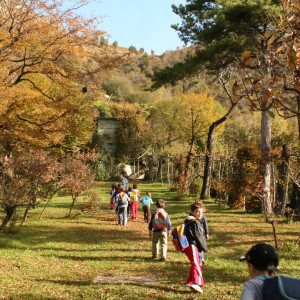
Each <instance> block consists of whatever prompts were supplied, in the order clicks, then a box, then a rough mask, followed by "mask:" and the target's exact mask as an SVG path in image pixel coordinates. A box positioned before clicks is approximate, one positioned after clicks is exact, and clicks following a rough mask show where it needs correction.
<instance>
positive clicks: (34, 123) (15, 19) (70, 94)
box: [0, 0, 117, 154]
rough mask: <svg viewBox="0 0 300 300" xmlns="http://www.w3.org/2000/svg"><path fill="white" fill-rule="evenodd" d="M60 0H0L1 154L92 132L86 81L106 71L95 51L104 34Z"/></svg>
mask: <svg viewBox="0 0 300 300" xmlns="http://www.w3.org/2000/svg"><path fill="white" fill-rule="evenodd" d="M84 3H85V1H81V2H80V3H79V6H77V7H73V8H67V9H64V7H65V6H63V3H62V2H61V1H51V2H50V1H49V2H48V1H42V0H37V1H27V0H26V1H21V0H15V1H1V3H0V11H1V18H2V21H1V24H0V50H1V51H0V62H1V63H0V71H1V72H0V84H1V90H0V97H1V104H0V114H1V124H0V142H1V145H2V152H4V154H7V153H10V152H11V151H12V149H21V148H22V147H24V146H25V145H26V147H28V146H30V145H32V146H37V147H48V146H49V145H61V144H62V143H67V142H68V141H69V140H72V141H73V140H74V139H75V140H76V143H77V144H79V145H80V144H83V143H85V142H86V141H87V140H88V139H89V138H90V134H91V132H92V127H93V113H92V111H91V107H92V103H93V101H94V99H92V98H91V97H89V96H87V95H86V94H83V93H82V92H81V87H82V85H83V84H84V83H85V80H86V79H87V78H92V77H93V76H94V75H95V74H97V73H99V72H103V71H105V70H107V69H110V68H112V67H113V66H114V65H115V63H116V61H117V59H113V58H112V57H110V56H109V54H108V53H106V52H105V50H103V49H102V48H101V47H100V38H101V37H103V36H104V32H102V31H100V30H97V29H95V26H94V24H95V22H94V21H95V20H94V19H84V18H82V17H80V16H79V15H77V14H76V8H78V7H81V6H82V5H84Z"/></svg>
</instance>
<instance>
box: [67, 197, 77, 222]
mask: <svg viewBox="0 0 300 300" xmlns="http://www.w3.org/2000/svg"><path fill="white" fill-rule="evenodd" d="M76 199H77V195H72V203H71V206H70V210H69V214H68V216H67V217H68V218H70V217H71V212H72V209H73V207H74V205H75V201H76Z"/></svg>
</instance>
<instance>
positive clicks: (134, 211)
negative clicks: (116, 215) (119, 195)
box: [129, 184, 141, 220]
mask: <svg viewBox="0 0 300 300" xmlns="http://www.w3.org/2000/svg"><path fill="white" fill-rule="evenodd" d="M129 198H130V205H131V218H132V220H135V219H137V217H138V204H139V199H140V198H141V194H140V192H139V190H138V186H137V184H133V185H132V190H131V191H130V193H129Z"/></svg>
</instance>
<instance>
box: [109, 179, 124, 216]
mask: <svg viewBox="0 0 300 300" xmlns="http://www.w3.org/2000/svg"><path fill="white" fill-rule="evenodd" d="M121 186H122V185H121V184H120V183H119V184H118V185H117V188H116V189H115V191H114V192H113V194H112V196H111V198H112V202H113V207H114V209H115V212H116V213H117V212H118V201H117V196H118V194H119V193H120V187H121Z"/></svg>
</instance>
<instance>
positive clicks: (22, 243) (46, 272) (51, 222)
mask: <svg viewBox="0 0 300 300" xmlns="http://www.w3.org/2000/svg"><path fill="white" fill-rule="evenodd" d="M109 188H110V183H99V184H98V187H97V188H96V192H97V193H98V194H99V196H100V197H101V207H100V211H99V213H97V214H95V215H94V216H90V215H88V214H82V215H77V216H76V217H74V218H71V219H66V218H65V216H66V214H67V213H68V208H69V204H70V202H71V199H70V198H68V197H57V198H56V199H55V200H54V201H53V202H52V204H51V206H50V207H49V208H47V209H46V211H45V213H44V216H43V218H42V220H39V219H38V217H39V214H40V212H41V210H42V207H40V208H36V209H35V210H32V211H31V212H30V217H29V219H28V221H27V222H26V223H25V224H24V225H23V227H21V230H20V231H18V232H17V233H14V234H4V235H0V255H1V256H0V257H1V258H0V284H1V289H0V299H22V300H23V299H31V300H36V299H49V300H50V299H51V300H54V299H107V300H113V299H131V300H134V299H143V300H146V299H238V297H239V295H240V292H241V289H242V284H243V281H244V280H245V279H246V278H247V271H246V264H245V263H239V262H238V258H239V257H240V256H241V255H243V254H244V253H245V252H246V251H247V250H248V249H249V248H250V246H251V245H252V244H254V243H256V242H259V241H266V242H270V243H272V244H274V242H273V234H272V227H271V225H270V224H267V223H265V222H264V219H263V218H262V217H261V216H260V215H257V214H246V213H244V212H243V211H238V210H229V209H228V208H225V207H224V206H219V205H218V204H217V203H215V202H214V201H213V200H208V201H207V202H206V206H207V207H208V212H207V218H208V223H209V228H210V240H209V253H207V254H206V265H205V266H204V268H203V271H204V278H205V287H204V295H202V296H198V295H196V294H194V293H192V292H191V291H190V290H189V288H188V287H187V286H186V285H185V281H186V277H187V274H188V270H189V263H188V261H187V258H186V257H185V255H184V254H182V253H179V252H176V251H175V249H174V247H173V245H172V242H171V241H169V251H168V259H169V260H170V261H169V262H168V263H162V262H159V261H152V259H150V257H151V240H150V239H149V238H148V231H147V224H145V223H144V222H143V219H142V211H141V208H139V219H138V220H136V221H132V222H130V223H129V224H128V226H118V225H117V216H116V214H115V213H114V212H113V211H111V210H110V209H109V195H108V190H109ZM139 188H140V190H141V191H142V194H144V193H145V192H146V191H148V190H149V191H151V192H152V196H153V199H154V200H157V199H159V198H163V199H165V200H166V201H167V207H166V211H167V212H168V213H169V214H170V217H171V220H172V223H173V226H176V225H179V224H180V223H181V222H182V221H183V219H184V218H185V216H186V215H187V213H188V211H189V204H190V203H191V202H192V201H193V200H194V199H193V198H190V199H185V200H176V194H175V193H173V192H170V191H169V189H168V187H167V185H164V186H161V184H158V183H155V184H152V183H140V184H139ZM75 213H76V210H75V211H74V212H73V214H75ZM299 227H300V226H299V223H289V224H280V225H277V227H276V229H277V233H278V239H279V242H280V252H279V253H280V257H281V264H280V266H281V270H282V274H284V275H290V276H296V277H297V276H298V277H299V275H298V274H300V263H299V258H300V251H299V247H295V246H294V245H293V244H292V243H291V242H292V241H296V239H297V237H298V236H299ZM99 277H101V278H102V279H106V280H107V282H101V283H93V282H94V280H95V278H99ZM149 278H150V279H155V281H154V282H149V283H145V282H143V281H144V280H146V279H149ZM129 279H130V280H133V282H131V283H130V282H129V283H124V281H126V280H129ZM197 297H198V298H197Z"/></svg>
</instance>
